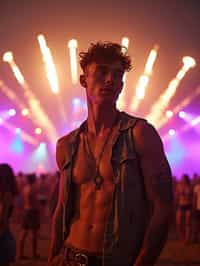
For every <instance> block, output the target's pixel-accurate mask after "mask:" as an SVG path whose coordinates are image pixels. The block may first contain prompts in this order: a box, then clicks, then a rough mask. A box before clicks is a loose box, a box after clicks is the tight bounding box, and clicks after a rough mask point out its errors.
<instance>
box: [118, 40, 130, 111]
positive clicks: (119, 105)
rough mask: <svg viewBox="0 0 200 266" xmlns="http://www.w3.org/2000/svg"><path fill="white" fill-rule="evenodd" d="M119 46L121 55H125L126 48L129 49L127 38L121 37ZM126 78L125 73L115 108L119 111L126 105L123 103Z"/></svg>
mask: <svg viewBox="0 0 200 266" xmlns="http://www.w3.org/2000/svg"><path fill="white" fill-rule="evenodd" d="M121 45H122V46H123V47H122V53H123V54H126V53H127V51H128V47H129V38H127V37H123V38H122V40H121ZM126 78H127V73H124V75H123V89H122V91H121V93H120V95H119V98H118V100H117V108H118V109H119V110H122V109H123V108H125V106H126V103H125V99H126Z"/></svg>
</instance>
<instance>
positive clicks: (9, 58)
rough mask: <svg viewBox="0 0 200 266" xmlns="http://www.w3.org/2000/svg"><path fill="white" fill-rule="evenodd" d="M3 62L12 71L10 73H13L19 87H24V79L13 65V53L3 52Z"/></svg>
mask: <svg viewBox="0 0 200 266" xmlns="http://www.w3.org/2000/svg"><path fill="white" fill-rule="evenodd" d="M3 61H4V62H7V63H8V64H9V65H10V67H11V69H12V71H13V73H14V76H15V78H16V79H17V81H18V82H19V83H20V84H21V85H24V82H25V80H24V77H23V75H22V73H21V71H20V69H19V68H18V66H17V65H16V64H15V61H14V58H13V53H12V52H10V51H9V52H5V53H4V54H3Z"/></svg>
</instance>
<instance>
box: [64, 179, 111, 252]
mask: <svg viewBox="0 0 200 266" xmlns="http://www.w3.org/2000/svg"><path fill="white" fill-rule="evenodd" d="M112 191H113V185H112V184H106V183H104V184H103V185H102V187H101V189H100V190H96V188H95V184H94V183H93V182H89V183H88V184H84V185H81V187H80V189H77V193H76V208H75V215H74V217H73V219H72V221H71V227H70V233H69V236H68V238H67V239H66V241H65V242H66V244H70V245H72V246H74V247H76V248H79V249H82V250H87V251H89V252H97V253H101V252H102V249H103V241H104V231H105V227H106V222H107V218H108V215H109V213H110V209H111V205H112Z"/></svg>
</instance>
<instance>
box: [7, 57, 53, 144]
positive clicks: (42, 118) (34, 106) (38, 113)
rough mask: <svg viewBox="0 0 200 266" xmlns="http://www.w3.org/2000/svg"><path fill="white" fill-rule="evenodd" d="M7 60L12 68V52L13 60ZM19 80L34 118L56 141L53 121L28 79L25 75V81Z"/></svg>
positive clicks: (50, 137)
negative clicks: (30, 86)
mask: <svg viewBox="0 0 200 266" xmlns="http://www.w3.org/2000/svg"><path fill="white" fill-rule="evenodd" d="M4 55H5V54H4ZM3 58H4V56H3ZM7 62H8V64H9V65H10V67H11V68H12V66H13V64H15V62H14V57H13V54H12V61H7ZM15 65H16V64H15ZM16 67H17V65H16ZM17 68H18V67H17ZM20 73H21V72H20ZM17 80H18V79H17ZM18 82H19V83H20V85H21V86H22V88H23V89H24V97H25V98H26V100H27V102H28V105H29V107H30V110H31V113H32V116H33V118H34V120H35V121H36V122H37V124H38V125H41V127H43V128H44V129H45V130H46V134H47V137H48V138H49V139H50V141H55V139H57V132H56V129H55V127H54V125H53V123H52V122H51V121H50V119H49V117H48V115H47V114H46V113H45V111H44V110H43V109H42V107H41V105H40V101H39V100H38V99H37V98H36V97H35V95H34V93H33V92H32V90H31V89H30V88H29V85H28V83H27V82H26V80H25V79H24V77H23V82H20V80H18Z"/></svg>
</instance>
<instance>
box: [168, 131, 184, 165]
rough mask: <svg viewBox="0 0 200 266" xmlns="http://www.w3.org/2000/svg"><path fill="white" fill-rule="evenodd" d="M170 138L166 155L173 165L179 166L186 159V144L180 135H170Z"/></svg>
mask: <svg viewBox="0 0 200 266" xmlns="http://www.w3.org/2000/svg"><path fill="white" fill-rule="evenodd" d="M168 136H169V140H168V142H167V143H165V145H166V144H167V145H166V156H167V158H168V160H169V163H170V165H171V166H172V167H177V166H178V165H179V164H180V163H181V162H182V161H183V159H184V157H185V155H186V151H185V149H184V145H183V143H182V142H181V140H180V139H179V138H178V136H175V135H168Z"/></svg>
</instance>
